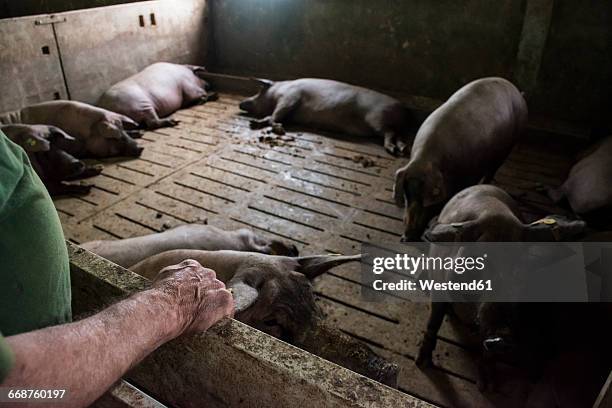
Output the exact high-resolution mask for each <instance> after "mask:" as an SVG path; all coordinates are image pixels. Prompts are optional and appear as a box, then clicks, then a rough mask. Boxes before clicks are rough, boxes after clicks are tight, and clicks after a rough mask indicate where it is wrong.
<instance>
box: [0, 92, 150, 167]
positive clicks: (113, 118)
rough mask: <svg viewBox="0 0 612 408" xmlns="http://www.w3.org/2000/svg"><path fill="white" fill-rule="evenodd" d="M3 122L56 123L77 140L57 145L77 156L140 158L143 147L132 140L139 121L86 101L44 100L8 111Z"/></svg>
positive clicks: (3, 117) (1, 120)
mask: <svg viewBox="0 0 612 408" xmlns="http://www.w3.org/2000/svg"><path fill="white" fill-rule="evenodd" d="M0 123H3V124H19V123H21V124H30V125H36V124H44V125H50V126H56V127H58V128H60V129H62V130H63V131H64V132H66V133H67V134H69V135H70V136H72V137H74V138H75V139H76V141H70V143H64V142H61V141H60V142H59V143H58V147H59V148H60V149H62V150H64V151H65V152H67V153H69V154H70V155H72V156H74V157H77V158H88V157H95V158H103V157H114V156H128V157H138V156H140V154H141V153H142V150H143V148H142V147H139V146H138V144H137V143H136V141H135V140H134V139H133V138H135V137H138V136H139V133H138V132H135V131H134V129H136V128H137V127H138V124H137V123H136V122H134V121H133V120H132V119H130V118H128V117H127V116H124V115H120V114H117V113H114V112H110V111H108V110H105V109H102V108H98V107H96V106H92V105H88V104H86V103H83V102H77V101H65V100H58V101H50V102H42V103H39V104H36V105H31V106H28V107H25V108H23V109H21V110H18V111H15V112H11V113H8V114H5V115H3V116H2V117H0Z"/></svg>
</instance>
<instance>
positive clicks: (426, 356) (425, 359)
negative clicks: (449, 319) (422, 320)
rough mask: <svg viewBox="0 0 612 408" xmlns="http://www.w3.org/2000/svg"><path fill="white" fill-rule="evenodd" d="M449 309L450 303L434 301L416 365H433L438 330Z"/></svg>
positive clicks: (420, 366)
mask: <svg viewBox="0 0 612 408" xmlns="http://www.w3.org/2000/svg"><path fill="white" fill-rule="evenodd" d="M447 311H448V303H446V302H432V303H431V312H430V314H429V320H428V321H427V330H426V331H425V334H424V335H423V341H422V342H421V346H420V347H419V352H418V354H417V358H416V360H415V363H416V365H417V366H418V367H419V368H427V367H431V366H433V360H432V356H431V355H432V353H433V351H434V349H435V348H436V342H437V340H438V331H439V330H440V326H442V322H443V321H444V316H445V315H446V312H447Z"/></svg>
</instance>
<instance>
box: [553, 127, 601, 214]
mask: <svg viewBox="0 0 612 408" xmlns="http://www.w3.org/2000/svg"><path fill="white" fill-rule="evenodd" d="M610 180H612V136H608V137H607V138H606V139H604V140H603V141H602V142H601V144H600V145H599V147H598V148H597V149H596V150H595V151H594V152H593V153H591V154H590V155H588V156H587V157H585V158H584V159H582V160H580V161H579V162H578V163H576V164H575V165H574V167H572V169H571V170H570V174H569V177H568V179H567V181H566V182H565V183H564V185H563V187H562V189H563V191H564V192H565V193H566V195H567V199H568V201H569V203H570V205H571V207H572V210H574V212H576V213H578V214H587V213H591V212H593V211H597V210H600V209H603V208H605V207H609V206H611V205H612V184H611V183H610Z"/></svg>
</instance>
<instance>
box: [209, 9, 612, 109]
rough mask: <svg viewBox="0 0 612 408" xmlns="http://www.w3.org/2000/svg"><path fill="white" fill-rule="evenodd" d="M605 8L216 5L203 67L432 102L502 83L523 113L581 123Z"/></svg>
mask: <svg viewBox="0 0 612 408" xmlns="http://www.w3.org/2000/svg"><path fill="white" fill-rule="evenodd" d="M611 9H612V2H609V1H606V0H593V1H590V2H586V3H584V2H583V3H576V2H570V1H569V0H499V1H475V0H461V1H456V0H440V1H435V2H432V1H427V0H380V1H375V2H373V1H370V0H352V1H346V0H291V1H280V0H275V1H270V0H215V1H214V2H213V3H212V4H211V17H212V21H213V50H214V54H213V55H212V57H213V60H212V62H209V65H211V64H212V65H213V69H214V70H215V71H219V72H223V73H228V74H238V75H267V76H269V77H272V78H293V77H303V76H317V77H327V78H334V79H339V80H344V81H348V82H353V83H358V84H363V85H367V86H371V87H375V88H379V89H385V90H392V91H397V92H402V93H408V94H412V95H420V96H426V97H432V98H436V99H445V98H447V97H448V96H449V95H450V94H451V93H452V92H453V91H454V90H456V89H457V88H458V87H460V86H462V85H463V84H465V83H466V82H468V81H470V80H472V79H475V78H478V77H482V76H489V75H499V76H504V77H507V78H510V79H513V80H515V82H517V83H518V84H519V85H520V86H521V88H522V89H524V90H526V91H527V93H528V96H529V101H530V105H531V107H532V110H534V111H536V112H538V113H542V114H546V115H552V116H555V117H558V118H562V119H574V120H584V119H591V118H592V117H593V116H595V114H601V112H602V111H603V110H602V109H601V108H602V104H603V103H604V101H605V100H606V97H607V95H608V94H609V90H610V88H611V85H612V81H611V79H610V77H611V76H610V74H609V73H610V72H612V61H611V53H610V52H609V46H610V39H611V30H612V22H611V21H610V17H611V13H610V10H611ZM608 108H609V104H608ZM608 110H609V109H608Z"/></svg>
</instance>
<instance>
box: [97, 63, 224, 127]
mask: <svg viewBox="0 0 612 408" xmlns="http://www.w3.org/2000/svg"><path fill="white" fill-rule="evenodd" d="M205 71H206V70H205V69H204V67H197V66H193V65H179V64H170V63H167V62H158V63H156V64H152V65H149V66H148V67H147V68H145V69H144V70H142V71H141V72H139V73H137V74H135V75H132V76H131V77H129V78H127V79H124V80H123V81H121V82H118V83H116V84H115V85H113V86H112V87H111V88H110V89H109V90H108V91H106V92H105V93H104V94H103V95H102V96H101V97H100V100H99V101H98V103H97V105H98V106H100V107H102V108H105V109H108V110H111V111H113V112H118V113H121V114H123V115H125V116H128V117H130V118H132V119H133V120H135V121H136V122H138V123H139V124H140V125H141V126H144V127H145V128H146V129H157V128H160V127H166V126H176V125H177V124H178V121H177V120H175V119H172V118H169V117H168V116H170V115H171V114H173V113H174V112H176V111H177V110H179V109H181V108H186V107H188V106H191V105H195V104H198V103H204V102H207V101H209V100H214V99H216V94H208V93H207V90H208V89H209V88H210V87H209V85H208V83H207V82H206V81H204V80H203V79H201V78H200V77H198V73H199V72H205Z"/></svg>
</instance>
